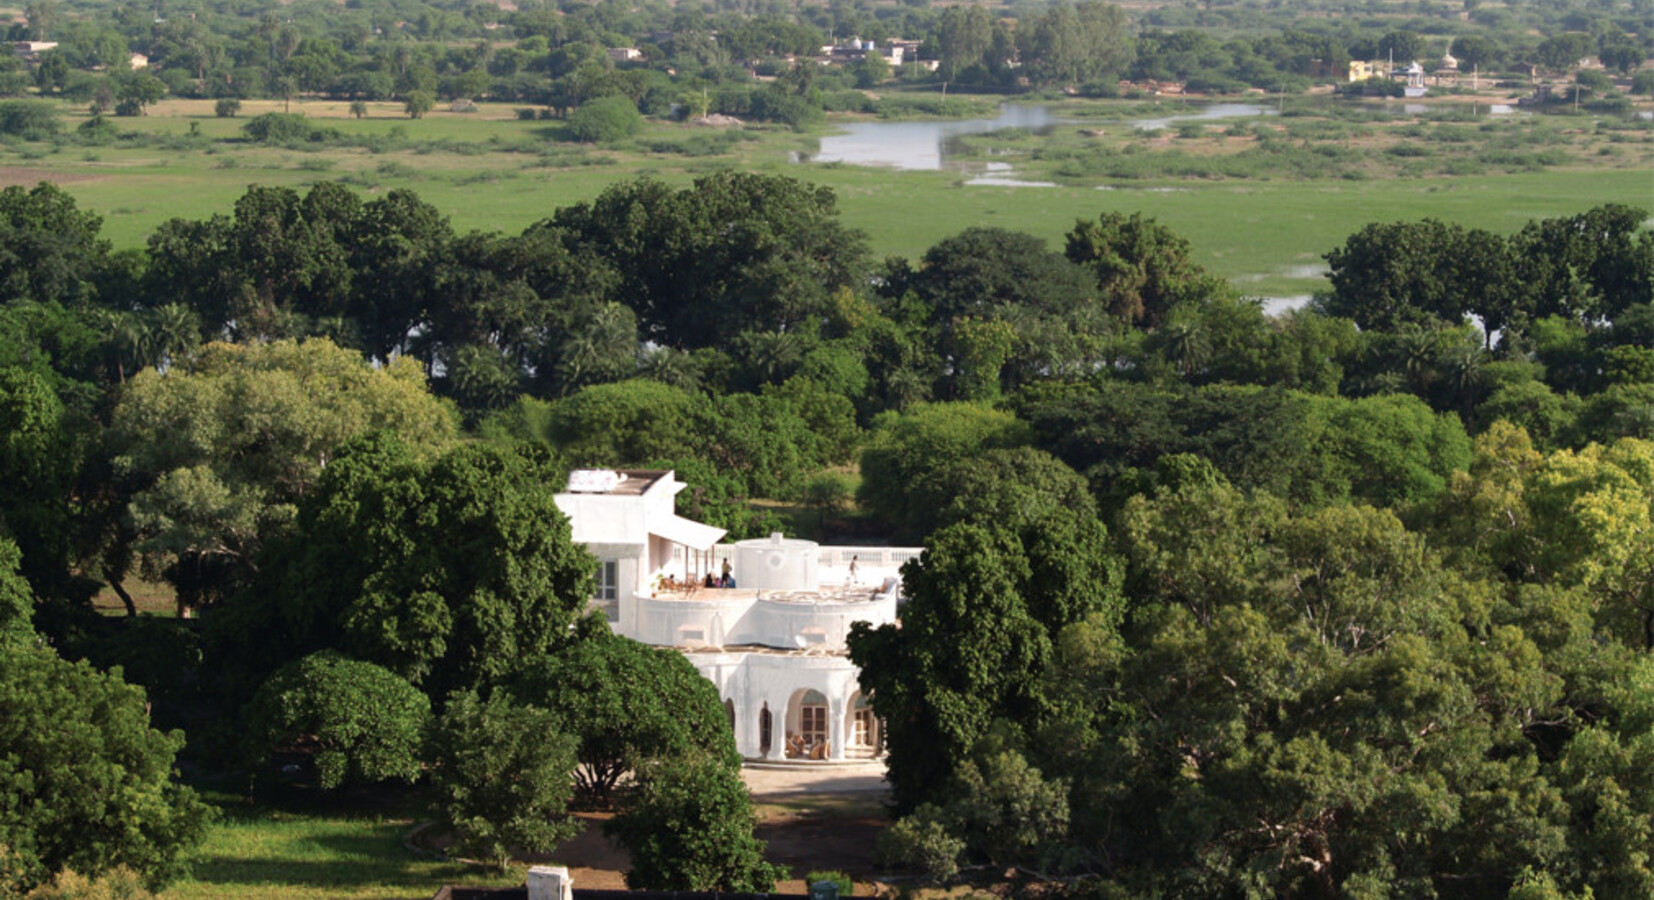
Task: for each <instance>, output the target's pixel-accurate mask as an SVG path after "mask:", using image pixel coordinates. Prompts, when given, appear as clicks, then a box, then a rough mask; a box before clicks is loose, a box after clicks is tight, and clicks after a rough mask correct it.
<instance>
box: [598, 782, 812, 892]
mask: <svg viewBox="0 0 1654 900" xmlns="http://www.w3.org/2000/svg"><path fill="white" fill-rule="evenodd" d="M755 824H756V817H755V816H754V815H753V812H752V798H751V797H750V796H748V794H747V788H746V785H744V784H742V783H741V776H740V773H739V771H738V769H737V768H735V767H732V766H729V765H724V764H722V763H721V761H718V760H714V759H700V758H697V757H695V756H685V757H678V758H674V759H663V760H656V761H654V762H652V763H650V764H648V765H646V766H644V767H643V769H642V770H641V771H640V772H638V774H637V779H636V781H635V782H634V784H633V786H632V787H631V788H630V789H628V790H627V792H626V796H625V798H624V799H623V801H622V811H621V813H620V814H619V815H617V816H615V818H614V819H612V820H610V821H609V822H608V823H607V824H605V825H604V826H603V830H604V833H606V834H608V835H609V836H610V837H611V838H614V839H615V840H617V841H619V842H620V843H621V844H622V845H624V846H625V847H626V850H627V853H628V855H629V856H630V857H631V867H630V868H629V869H627V870H626V886H627V887H628V888H630V889H632V890H660V891H730V892H741V893H768V892H770V891H773V890H774V889H775V882H776V879H778V878H782V877H785V875H786V872H785V870H784V869H781V868H778V867H776V866H773V865H771V864H769V863H767V862H765V861H764V842H763V841H760V840H758V839H757V838H755V837H754V836H753V833H752V831H753V826H754V825H755Z"/></svg>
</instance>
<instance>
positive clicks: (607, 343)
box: [557, 303, 637, 395]
mask: <svg viewBox="0 0 1654 900" xmlns="http://www.w3.org/2000/svg"><path fill="white" fill-rule="evenodd" d="M558 350H559V353H558V360H557V381H558V386H559V389H560V392H561V393H562V394H565V395H567V394H570V393H573V392H574V391H576V390H578V389H580V388H581V387H584V386H585V385H587V384H590V383H593V382H597V381H606V380H612V379H615V378H620V377H623V376H625V375H626V374H627V370H629V369H631V368H632V367H633V366H634V365H635V364H636V362H635V361H636V359H637V315H636V314H635V313H633V312H632V310H631V309H629V308H628V307H625V306H622V305H621V304H619V303H604V304H602V305H600V306H598V307H597V308H596V309H594V310H593V311H592V312H591V314H590V316H589V317H587V319H586V321H585V323H584V327H582V328H578V329H575V330H573V331H571V332H570V333H569V335H568V337H566V338H565V339H564V340H563V343H562V345H561V346H560V347H559V348H558Z"/></svg>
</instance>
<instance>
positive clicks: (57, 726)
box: [0, 646, 207, 894]
mask: <svg viewBox="0 0 1654 900" xmlns="http://www.w3.org/2000/svg"><path fill="white" fill-rule="evenodd" d="M183 743H184V737H183V734H182V733H181V732H173V733H171V734H163V733H161V732H159V731H156V730H155V729H154V728H151V727H150V724H149V712H148V708H147V703H146V702H145V700H144V695H143V691H142V690H140V689H138V688H135V687H132V686H130V685H127V684H126V683H125V682H123V681H121V679H120V677H119V676H118V675H116V674H110V673H105V672H100V671H98V670H96V669H94V668H92V667H91V666H90V665H88V664H86V663H84V662H81V663H71V662H67V661H65V660H62V659H59V658H58V657H57V655H56V654H55V653H53V652H52V651H51V650H48V649H40V648H34V647H18V646H9V647H7V648H6V650H5V652H3V653H0V785H3V787H0V846H3V847H5V848H6V849H5V852H4V853H3V854H0V879H4V881H3V882H0V884H3V886H4V888H5V889H6V890H8V891H9V892H16V893H19V894H21V893H23V892H26V891H28V890H29V889H31V888H33V887H35V886H36V885H39V884H41V883H43V882H45V881H46V880H48V879H49V878H50V877H51V876H52V875H54V874H56V873H58V872H61V871H64V870H66V869H73V870H74V871H76V872H78V873H81V874H85V875H98V874H102V873H104V872H108V871H110V870H111V869H114V868H115V867H117V866H127V867H129V868H131V869H133V870H135V871H137V872H140V873H142V874H143V876H144V878H145V880H146V881H147V882H148V883H149V886H150V887H152V888H153V887H159V886H161V885H164V884H166V883H168V882H170V881H172V880H173V879H175V878H177V877H178V876H179V875H180V874H182V871H183V861H184V856H185V854H186V853H187V852H188V851H189V850H190V848H192V847H193V846H194V845H196V844H198V843H199V842H200V841H201V839H202V837H203V836H204V835H205V831H206V823H207V808H206V806H205V804H203V803H202V802H201V801H200V800H199V799H197V798H196V795H195V793H194V792H193V791H191V790H190V789H189V788H187V787H183V786H181V785H179V784H177V783H176V782H174V781H173V780H172V774H173V773H172V764H173V757H174V755H175V754H176V753H177V752H178V749H179V748H180V747H182V746H183Z"/></svg>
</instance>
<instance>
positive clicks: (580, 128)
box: [568, 96, 643, 144]
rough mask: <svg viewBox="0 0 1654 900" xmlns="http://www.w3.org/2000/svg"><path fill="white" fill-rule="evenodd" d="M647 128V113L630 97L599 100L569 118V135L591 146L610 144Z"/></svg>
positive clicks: (588, 104) (589, 103)
mask: <svg viewBox="0 0 1654 900" xmlns="http://www.w3.org/2000/svg"><path fill="white" fill-rule="evenodd" d="M642 129H643V114H642V113H640V112H638V110H637V104H635V103H633V102H632V101H631V100H630V99H629V98H627V97H616V96H611V97H599V98H597V99H596V100H591V101H588V102H586V103H582V104H581V105H580V108H579V109H576V110H575V111H574V112H573V113H571V114H570V115H569V122H568V130H569V135H570V136H571V137H573V138H574V139H575V140H577V141H581V142H584V143H588V144H609V143H613V142H615V141H618V140H620V139H622V138H628V137H631V136H632V135H634V134H637V133H638V132H639V131H641V130H642Z"/></svg>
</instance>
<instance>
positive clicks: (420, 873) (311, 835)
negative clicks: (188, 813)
mask: <svg viewBox="0 0 1654 900" xmlns="http://www.w3.org/2000/svg"><path fill="white" fill-rule="evenodd" d="M214 799H215V800H216V805H217V806H218V808H219V812H220V819H219V822H218V823H217V824H216V825H214V826H213V827H212V828H211V829H210V830H209V831H208V834H207V840H206V843H205V844H204V845H202V847H201V848H200V849H199V850H198V851H197V852H196V854H195V857H194V865H193V867H192V868H193V872H192V875H191V876H190V877H189V878H187V879H185V880H183V881H180V882H178V883H176V884H174V885H172V886H171V887H170V888H168V889H167V890H166V891H165V892H164V893H162V894H161V896H162V897H163V898H165V900H270V898H278V897H279V898H281V900H393V898H396V900H400V898H408V900H414V898H419V900H424V898H427V897H430V896H431V895H432V894H434V893H436V890H437V888H439V887H441V886H442V885H444V884H470V885H483V886H486V885H512V884H522V883H523V871H522V870H521V869H516V870H510V871H508V872H507V873H506V874H504V875H499V874H496V873H494V872H493V871H491V870H488V869H484V868H478V867H475V866H468V865H464V864H460V863H454V862H442V861H438V860H435V859H432V858H430V857H428V856H424V855H422V854H419V853H416V852H414V851H413V850H410V849H408V848H407V847H406V846H404V845H403V836H404V835H405V834H407V832H408V831H409V829H410V828H412V826H413V824H414V819H413V816H412V811H410V810H403V809H389V810H384V811H383V812H381V813H380V814H366V815H364V814H357V813H349V814H347V813H341V812H336V811H331V810H326V809H291V808H284V807H279V806H265V805H256V804H247V803H243V802H242V801H240V800H239V799H238V798H235V797H229V796H223V795H219V796H216V797H215V798H214Z"/></svg>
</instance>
